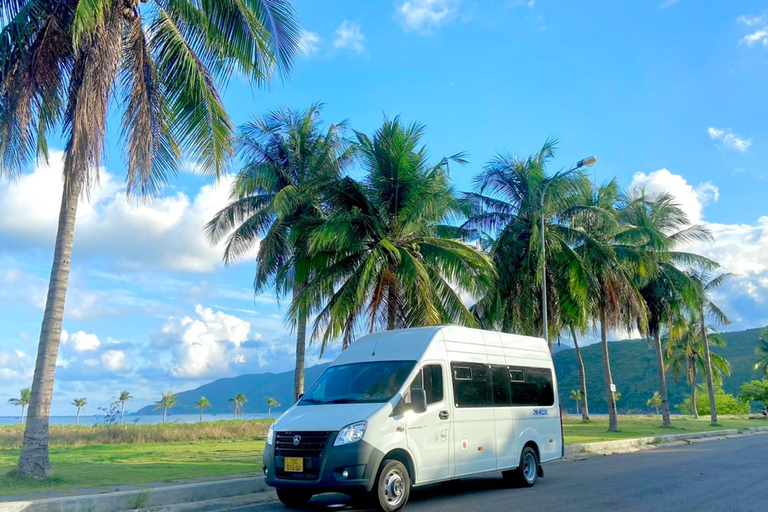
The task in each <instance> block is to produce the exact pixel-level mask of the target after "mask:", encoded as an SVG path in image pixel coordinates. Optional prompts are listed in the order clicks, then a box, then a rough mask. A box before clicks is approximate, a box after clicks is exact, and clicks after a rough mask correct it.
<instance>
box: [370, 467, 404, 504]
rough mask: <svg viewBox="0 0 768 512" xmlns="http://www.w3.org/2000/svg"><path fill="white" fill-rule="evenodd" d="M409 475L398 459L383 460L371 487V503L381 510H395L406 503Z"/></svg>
mask: <svg viewBox="0 0 768 512" xmlns="http://www.w3.org/2000/svg"><path fill="white" fill-rule="evenodd" d="M410 493H411V477H410V475H409V474H408V469H407V468H406V467H405V465H404V464H403V463H402V462H400V461H399V460H393V459H390V460H385V461H384V464H383V466H382V468H381V470H380V471H379V477H378V478H377V479H376V485H375V486H374V488H373V491H372V494H373V496H372V497H373V505H374V507H375V508H376V510H380V511H381V512H395V511H396V510H400V509H401V508H403V507H404V506H405V504H406V503H408V496H409V495H410Z"/></svg>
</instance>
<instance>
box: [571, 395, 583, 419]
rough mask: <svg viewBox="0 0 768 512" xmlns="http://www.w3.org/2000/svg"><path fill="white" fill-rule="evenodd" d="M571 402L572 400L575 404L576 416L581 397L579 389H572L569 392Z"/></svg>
mask: <svg viewBox="0 0 768 512" xmlns="http://www.w3.org/2000/svg"><path fill="white" fill-rule="evenodd" d="M571 400H573V401H574V402H575V403H576V416H578V415H579V406H580V405H581V402H582V396H581V390H580V389H572V390H571Z"/></svg>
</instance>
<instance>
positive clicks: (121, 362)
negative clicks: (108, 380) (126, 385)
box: [101, 350, 126, 372]
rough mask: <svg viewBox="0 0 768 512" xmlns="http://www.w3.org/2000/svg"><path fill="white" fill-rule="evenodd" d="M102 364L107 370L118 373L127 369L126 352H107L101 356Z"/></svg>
mask: <svg viewBox="0 0 768 512" xmlns="http://www.w3.org/2000/svg"><path fill="white" fill-rule="evenodd" d="M101 364H102V366H103V367H104V369H105V370H108V371H110V372H118V371H121V370H124V369H125V368H126V365H125V352H123V351H122V350H107V351H106V352H104V353H103V354H102V355H101Z"/></svg>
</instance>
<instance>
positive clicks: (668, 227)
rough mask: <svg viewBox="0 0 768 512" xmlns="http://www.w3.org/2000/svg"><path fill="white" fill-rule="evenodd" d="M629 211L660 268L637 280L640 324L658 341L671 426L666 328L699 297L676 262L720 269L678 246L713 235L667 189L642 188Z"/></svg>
mask: <svg viewBox="0 0 768 512" xmlns="http://www.w3.org/2000/svg"><path fill="white" fill-rule="evenodd" d="M626 211H627V215H628V216H630V217H631V221H632V223H633V224H634V225H636V226H637V227H638V229H639V230H641V231H642V232H643V233H644V235H645V243H644V250H645V251H646V253H647V254H648V255H650V256H651V257H652V259H653V264H654V266H655V267H656V268H655V272H654V273H653V274H652V275H651V277H650V279H645V280H641V281H639V282H638V283H637V284H638V285H639V287H640V294H641V295H642V297H643V301H644V303H645V307H646V310H647V317H646V320H647V322H644V323H643V322H641V323H640V324H639V325H638V326H639V327H641V332H643V334H645V335H646V336H648V337H650V338H652V339H653V340H654V347H655V349H656V367H657V373H658V379H659V391H658V393H659V397H660V399H661V415H662V424H663V426H664V427H671V426H672V420H671V418H670V414H669V401H668V399H667V379H666V373H665V370H664V350H663V347H662V343H661V333H662V329H663V328H664V326H669V325H670V323H671V322H672V321H673V319H674V317H675V315H677V314H680V313H681V312H682V311H683V309H684V308H685V307H686V306H691V305H692V304H693V302H694V301H695V298H696V296H697V293H696V288H697V287H696V284H695V283H694V282H693V281H692V280H691V278H690V276H689V275H688V274H687V273H686V272H685V271H684V270H681V269H680V268H678V266H677V265H692V264H693V265H697V266H702V267H706V268H715V267H717V264H716V263H714V262H713V261H711V260H709V259H707V258H704V257H702V256H698V255H695V254H691V253H686V252H680V251H678V249H679V248H680V246H682V245H685V244H688V243H691V242H707V241H711V239H712V236H711V234H710V232H709V230H707V229H706V228H704V227H703V226H701V225H693V226H691V225H690V221H689V219H688V216H687V215H686V214H685V212H684V211H683V210H682V209H681V208H680V206H679V205H678V204H677V203H676V202H675V200H674V198H673V197H672V196H671V195H670V194H667V193H661V194H652V195H646V194H645V192H644V191H643V192H642V193H639V194H637V195H636V196H635V197H634V200H633V201H631V203H630V204H629V205H628V206H627V209H626ZM643 326H644V327H643Z"/></svg>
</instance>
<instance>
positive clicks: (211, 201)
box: [0, 151, 232, 272]
mask: <svg viewBox="0 0 768 512" xmlns="http://www.w3.org/2000/svg"><path fill="white" fill-rule="evenodd" d="M62 156H63V154H62V153H61V152H55V151H54V152H52V154H51V159H50V163H49V164H45V163H42V162H41V163H39V164H38V165H37V168H36V169H35V170H34V171H33V172H32V173H29V174H25V175H24V176H22V177H21V178H20V179H19V180H18V182H16V183H5V184H0V248H6V249H22V250H23V249H28V248H30V247H40V248H45V249H50V248H51V247H53V242H54V239H55V233H56V224H57V221H58V213H59V205H60V203H61V190H62V180H61V173H62V165H63V164H62ZM231 180H232V178H231V177H225V178H223V179H222V180H221V182H220V183H218V184H216V185H205V186H203V187H201V188H200V190H199V192H198V193H197V195H196V196H195V197H189V196H187V195H186V194H184V193H181V192H179V193H176V194H172V195H166V196H162V197H159V198H156V199H155V200H153V201H152V202H147V203H140V202H139V203H137V202H136V201H134V200H128V199H127V198H126V195H125V188H124V186H123V185H122V184H118V183H117V182H116V180H115V178H114V176H113V175H112V174H110V173H109V172H107V171H102V172H101V184H100V187H97V188H95V189H94V190H93V191H92V194H91V198H90V201H85V200H83V201H81V203H80V206H79V209H78V217H77V224H76V226H77V227H76V229H77V233H76V251H77V255H78V257H81V256H86V257H89V256H90V257H105V258H106V259H108V260H109V261H111V262H113V263H114V264H115V265H117V266H119V267H121V268H126V269H146V268H154V269H163V270H173V271H186V272H210V271H212V270H214V269H215V268H217V266H218V265H219V262H220V260H221V248H217V247H211V246H210V245H209V244H208V242H207V241H206V240H205V237H204V235H203V227H204V225H205V223H206V222H208V221H209V220H210V219H211V217H212V216H213V215H214V214H215V213H216V212H217V211H218V210H220V209H221V208H222V207H223V206H224V205H226V204H227V201H228V197H229V190H230V184H231V182H232V181H231ZM19 212H23V214H19Z"/></svg>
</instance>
